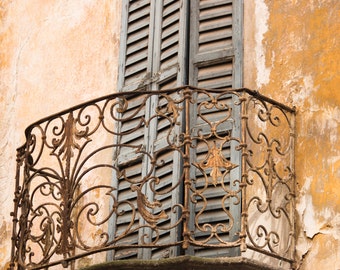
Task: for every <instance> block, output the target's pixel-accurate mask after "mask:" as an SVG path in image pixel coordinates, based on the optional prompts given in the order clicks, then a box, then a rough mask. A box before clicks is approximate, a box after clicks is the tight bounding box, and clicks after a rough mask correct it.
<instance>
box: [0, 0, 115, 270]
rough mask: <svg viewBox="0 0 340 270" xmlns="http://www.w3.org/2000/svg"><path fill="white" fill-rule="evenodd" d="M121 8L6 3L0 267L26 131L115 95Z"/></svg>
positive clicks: (81, 2) (0, 75)
mask: <svg viewBox="0 0 340 270" xmlns="http://www.w3.org/2000/svg"><path fill="white" fill-rule="evenodd" d="M120 5H121V1H111V0H102V1H96V0H72V1H64V0H30V1H21V0H16V1H15V0H14V1H13V0H12V1H10V0H8V1H7V0H1V1H0V93H1V95H0V104H1V105H0V106H1V117H0V269H2V267H3V266H4V265H5V264H6V263H7V262H8V261H9V259H10V245H11V241H10V237H11V219H10V216H9V215H10V211H12V209H13V206H12V199H13V191H14V177H15V155H16V152H15V149H16V148H17V147H18V146H20V145H21V144H22V143H23V142H24V129H25V127H26V126H27V125H29V124H30V123H32V122H34V121H36V120H38V119H40V118H42V117H45V116H47V115H49V114H52V113H56V112H58V111H60V110H63V109H66V108H68V107H70V106H73V105H76V104H78V103H81V102H84V101H87V100H90V99H92V98H95V97H99V96H102V95H105V94H109V93H112V92H113V91H115V86H116V76H117V67H118V66H117V59H118V48H119V30H120V10H121V7H120ZM117 11H118V12H117Z"/></svg>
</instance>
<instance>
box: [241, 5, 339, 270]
mask: <svg viewBox="0 0 340 270" xmlns="http://www.w3.org/2000/svg"><path fill="white" fill-rule="evenodd" d="M244 6H245V27H244V29H245V33H244V38H245V71H244V74H245V75H244V81H245V87H248V88H253V89H257V90H259V91H260V92H261V93H263V94H265V95H267V96H270V97H272V98H274V99H276V100H278V101H281V102H283V103H286V104H288V105H290V106H296V107H297V119H296V120H297V127H296V134H297V137H296V155H295V156H296V180H297V207H296V214H297V221H296V225H297V249H296V257H297V268H298V269H300V270H310V269H330V270H331V269H332V270H333V269H334V270H338V269H340V91H339V85H340V80H339V69H340V64H339V63H340V44H339V42H340V30H339V29H340V21H339V15H340V2H339V1H337V0H324V1H323V0H289V1H273V0H255V1H247V0H245V1H244ZM254 14H255V15H254Z"/></svg>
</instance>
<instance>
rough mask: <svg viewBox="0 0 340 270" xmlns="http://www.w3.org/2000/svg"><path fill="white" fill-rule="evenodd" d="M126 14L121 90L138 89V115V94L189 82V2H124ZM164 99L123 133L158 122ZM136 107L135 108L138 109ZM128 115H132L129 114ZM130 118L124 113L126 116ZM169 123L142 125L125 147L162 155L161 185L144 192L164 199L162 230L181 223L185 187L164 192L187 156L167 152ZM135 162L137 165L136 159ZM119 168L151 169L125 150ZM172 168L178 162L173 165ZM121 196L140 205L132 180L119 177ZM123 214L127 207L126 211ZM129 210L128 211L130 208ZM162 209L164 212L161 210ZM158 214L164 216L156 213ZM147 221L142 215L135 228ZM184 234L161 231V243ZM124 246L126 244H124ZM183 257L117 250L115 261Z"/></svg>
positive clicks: (121, 221)
mask: <svg viewBox="0 0 340 270" xmlns="http://www.w3.org/2000/svg"><path fill="white" fill-rule="evenodd" d="M123 6H124V14H123V23H122V35H121V50H120V52H121V57H120V67H119V78H118V87H119V89H120V91H135V90H136V91H137V92H136V95H135V96H131V97H129V98H128V102H129V104H130V105H129V108H130V110H131V111H133V110H134V109H135V108H136V107H138V106H140V104H141V100H143V98H142V97H143V96H141V95H139V94H138V93H140V92H143V91H144V90H162V89H169V88H174V87H177V86H180V85H183V84H185V80H186V77H185V75H186V74H185V72H184V70H185V60H186V57H185V56H184V55H185V53H186V49H185V46H186V43H185V42H186V32H187V29H186V26H187V22H186V21H187V20H188V16H187V14H186V12H188V9H187V3H186V1H178V0H163V1H160V0H149V1H127V0H126V1H124V3H123ZM165 102H166V101H165V99H164V98H162V97H161V98H158V97H157V96H156V95H154V96H150V97H149V98H148V99H147V100H146V102H145V111H144V112H145V114H143V113H144V112H142V111H141V112H140V113H139V114H138V115H137V116H136V117H135V118H134V119H132V120H131V121H126V122H122V123H120V124H119V125H118V127H117V131H118V132H127V131H129V130H133V129H134V128H135V127H136V126H138V124H139V123H140V121H141V119H142V117H145V119H146V120H148V119H150V118H152V116H153V115H154V113H155V110H156V109H157V108H159V107H162V106H164V104H165ZM133 104H135V105H133ZM124 114H125V115H128V114H129V112H128V111H127V112H125V113H124ZM125 115H122V117H124V116H125ZM179 117H181V116H179ZM168 127H169V121H167V120H166V119H164V118H159V117H156V118H153V120H152V121H151V122H150V125H149V126H148V127H145V126H141V127H140V128H138V129H137V130H135V131H134V132H133V133H132V134H129V135H124V136H121V137H119V138H118V139H117V141H118V142H119V143H127V144H133V145H143V148H144V149H145V150H146V151H147V152H150V153H157V158H158V159H159V160H163V161H164V164H160V165H157V166H156V168H155V171H154V172H153V174H154V175H157V177H159V178H160V179H161V181H160V184H158V185H156V186H155V189H156V191H157V192H158V193H157V194H155V193H154V192H152V191H151V190H150V189H148V188H147V187H146V188H145V189H144V190H143V192H144V193H145V195H146V196H147V197H148V198H149V200H151V201H152V200H158V201H159V202H160V203H161V204H162V207H161V210H164V211H165V212H166V213H167V214H168V216H169V219H168V220H167V221H165V222H163V223H162V226H167V225H170V224H174V223H175V222H176V220H177V219H178V217H177V215H178V214H179V213H178V211H177V213H174V212H173V211H172V210H171V209H172V206H173V205H175V204H178V203H179V202H180V200H181V196H180V194H179V190H180V187H179V186H178V187H177V188H176V189H173V190H172V191H171V192H167V194H163V192H162V191H165V190H167V189H168V190H170V189H171V187H172V186H175V185H176V183H178V182H179V181H180V174H181V167H182V166H181V165H180V164H179V163H180V162H181V158H180V156H179V154H178V153H177V152H176V151H171V150H170V151H169V149H167V151H162V149H163V148H165V147H166V146H167V141H166V136H167V132H166V130H167V129H168ZM180 132H181V126H179V125H178V126H176V127H175V129H174V133H177V134H179V133H180ZM131 159H132V161H131ZM170 163H171V164H170ZM116 164H117V166H118V167H119V168H120V170H125V172H126V173H127V175H128V177H129V178H130V179H136V181H138V179H141V178H142V177H143V176H145V175H146V174H147V172H148V170H149V169H150V160H148V158H146V157H145V156H144V157H142V156H140V157H137V156H134V149H133V148H126V147H121V148H120V149H119V150H118V151H117V152H116ZM172 164H177V166H175V167H173V166H172ZM140 168H142V169H140ZM114 182H115V183H117V190H118V191H117V193H116V196H117V198H118V201H122V200H126V199H129V200H130V201H132V202H133V204H134V205H135V206H136V207H137V203H136V194H135V193H134V192H131V189H130V185H129V183H127V181H121V179H119V177H117V176H116V179H114ZM122 210H123V209H122ZM124 210H126V211H127V210H128V209H124ZM158 211H160V210H158ZM154 214H158V212H157V210H155V212H154ZM131 217H132V215H129V214H128V213H125V214H124V215H123V216H118V217H117V219H116V221H113V223H116V224H113V227H114V234H115V235H116V236H117V235H119V234H120V233H122V232H124V230H125V229H126V228H127V226H128V225H129V222H130V220H129V218H131ZM139 222H143V221H141V220H140V219H139V218H137V217H136V220H135V224H137V223H139ZM150 231H151V229H149V228H143V229H141V230H139V232H136V233H135V234H133V235H131V236H129V237H127V238H126V239H124V240H122V242H124V243H125V242H126V243H129V244H136V243H138V241H140V238H141V237H142V236H143V235H144V234H149V233H150ZM180 234H181V232H180V231H179V227H175V228H173V229H171V230H164V231H161V235H160V239H159V241H158V243H159V244H167V243H169V242H170V241H172V242H174V241H178V239H179V238H180ZM122 242H120V243H122ZM178 254H179V249H178V247H175V248H174V247H172V248H159V249H153V250H150V249H139V250H138V249H125V250H121V251H117V252H115V254H114V258H116V259H120V258H134V257H137V258H143V259H149V258H164V257H169V256H174V255H178Z"/></svg>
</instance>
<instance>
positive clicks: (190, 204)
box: [11, 86, 295, 269]
mask: <svg viewBox="0 0 340 270" xmlns="http://www.w3.org/2000/svg"><path fill="white" fill-rule="evenodd" d="M17 164H18V165H17V175H16V191H15V199H14V211H13V213H12V215H13V237H12V239H13V245H12V264H11V265H12V266H11V267H13V268H14V267H15V266H17V267H18V268H19V269H41V268H48V267H51V266H58V265H60V264H62V265H63V266H64V267H67V266H68V265H69V266H71V268H72V267H74V266H75V265H76V262H77V260H78V259H80V258H83V257H86V256H90V255H91V256H93V254H105V256H106V259H124V258H144V259H153V258H165V257H172V256H179V255H183V254H189V255H195V256H207V257H209V256H244V255H247V256H248V257H251V258H256V256H259V258H261V260H262V261H265V259H263V258H266V257H268V258H269V260H276V261H279V262H284V263H288V264H291V263H292V262H293V255H294V207H295V206H294V204H295V199H294V194H295V178H294V109H291V108H289V107H287V106H284V105H282V104H280V103H278V102H275V101H273V100H271V99H269V98H266V97H264V96H262V95H260V94H259V93H257V92H255V91H251V90H248V89H237V90H207V89H198V88H194V87H190V86H185V87H180V88H177V89H171V90H162V91H148V92H145V91H139V92H126V93H116V94H112V95H110V96H106V97H103V98H100V99H96V100H93V101H90V102H88V103H84V104H81V105H78V106H75V107H73V108H71V109H69V110H65V111H63V112H61V113H58V114H55V115H53V116H50V117H47V118H45V119H42V120H40V121H38V122H36V123H34V124H32V125H31V126H29V127H28V128H27V130H26V143H25V144H24V145H23V146H22V147H21V148H19V149H18V151H17ZM256 254H260V255H256Z"/></svg>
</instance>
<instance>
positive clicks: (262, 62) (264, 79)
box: [255, 0, 270, 88]
mask: <svg viewBox="0 0 340 270" xmlns="http://www.w3.org/2000/svg"><path fill="white" fill-rule="evenodd" d="M255 14H256V16H255V25H256V33H255V44H256V45H255V57H256V63H257V66H256V69H257V70H256V71H257V72H256V74H257V78H256V84H257V87H258V88H260V87H261V86H262V85H264V84H267V83H269V76H270V68H267V67H266V57H265V53H266V52H265V49H264V46H263V44H262V41H263V38H264V34H265V33H266V32H267V31H268V18H269V12H268V7H267V6H266V4H265V2H264V0H257V1H255Z"/></svg>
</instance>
